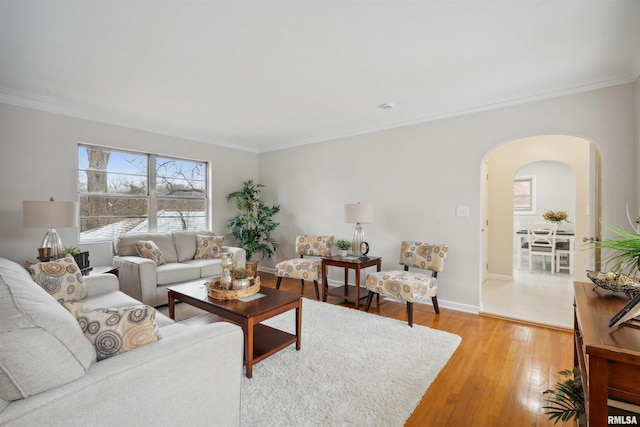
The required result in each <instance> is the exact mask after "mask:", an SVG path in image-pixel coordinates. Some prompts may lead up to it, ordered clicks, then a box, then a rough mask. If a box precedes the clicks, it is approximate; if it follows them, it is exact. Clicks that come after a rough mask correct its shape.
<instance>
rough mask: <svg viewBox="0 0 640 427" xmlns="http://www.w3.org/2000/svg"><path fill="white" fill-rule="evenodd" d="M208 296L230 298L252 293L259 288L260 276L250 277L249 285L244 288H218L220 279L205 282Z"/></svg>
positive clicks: (222, 298)
mask: <svg viewBox="0 0 640 427" xmlns="http://www.w3.org/2000/svg"><path fill="white" fill-rule="evenodd" d="M206 285H207V294H208V295H209V298H213V299H221V300H231V299H238V298H242V297H246V296H249V295H253V294H255V293H256V292H258V291H259V290H260V276H257V277H255V278H252V279H251V286H249V287H248V288H246V289H220V279H215V280H212V281H211V282H207V283H206Z"/></svg>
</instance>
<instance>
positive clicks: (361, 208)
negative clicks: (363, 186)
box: [344, 202, 373, 255]
mask: <svg viewBox="0 0 640 427" xmlns="http://www.w3.org/2000/svg"><path fill="white" fill-rule="evenodd" d="M344 222H349V223H355V224H356V229H355V230H354V232H353V239H352V241H351V247H352V250H353V254H354V255H357V254H358V253H360V244H361V243H362V242H364V231H363V230H362V225H361V224H370V223H372V222H373V205H370V204H367V203H360V202H358V203H349V204H346V205H344Z"/></svg>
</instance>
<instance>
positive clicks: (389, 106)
mask: <svg viewBox="0 0 640 427" xmlns="http://www.w3.org/2000/svg"><path fill="white" fill-rule="evenodd" d="M393 106H394V104H393V102H385V103H384V104H380V105H379V106H378V108H382V109H383V110H391V109H392V108H393Z"/></svg>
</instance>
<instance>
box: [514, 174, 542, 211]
mask: <svg viewBox="0 0 640 427" xmlns="http://www.w3.org/2000/svg"><path fill="white" fill-rule="evenodd" d="M516 181H530V182H531V195H530V197H531V208H530V209H516V207H515V206H513V214H514V215H535V214H536V199H537V197H536V177H535V175H527V176H524V175H523V176H516V177H515V178H513V182H514V183H515V182H516ZM514 196H515V195H514Z"/></svg>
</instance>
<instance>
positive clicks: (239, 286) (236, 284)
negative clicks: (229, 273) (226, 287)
mask: <svg viewBox="0 0 640 427" xmlns="http://www.w3.org/2000/svg"><path fill="white" fill-rule="evenodd" d="M249 286H251V281H250V280H249V279H235V280H234V281H233V289H234V290H244V289H248V288H249Z"/></svg>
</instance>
